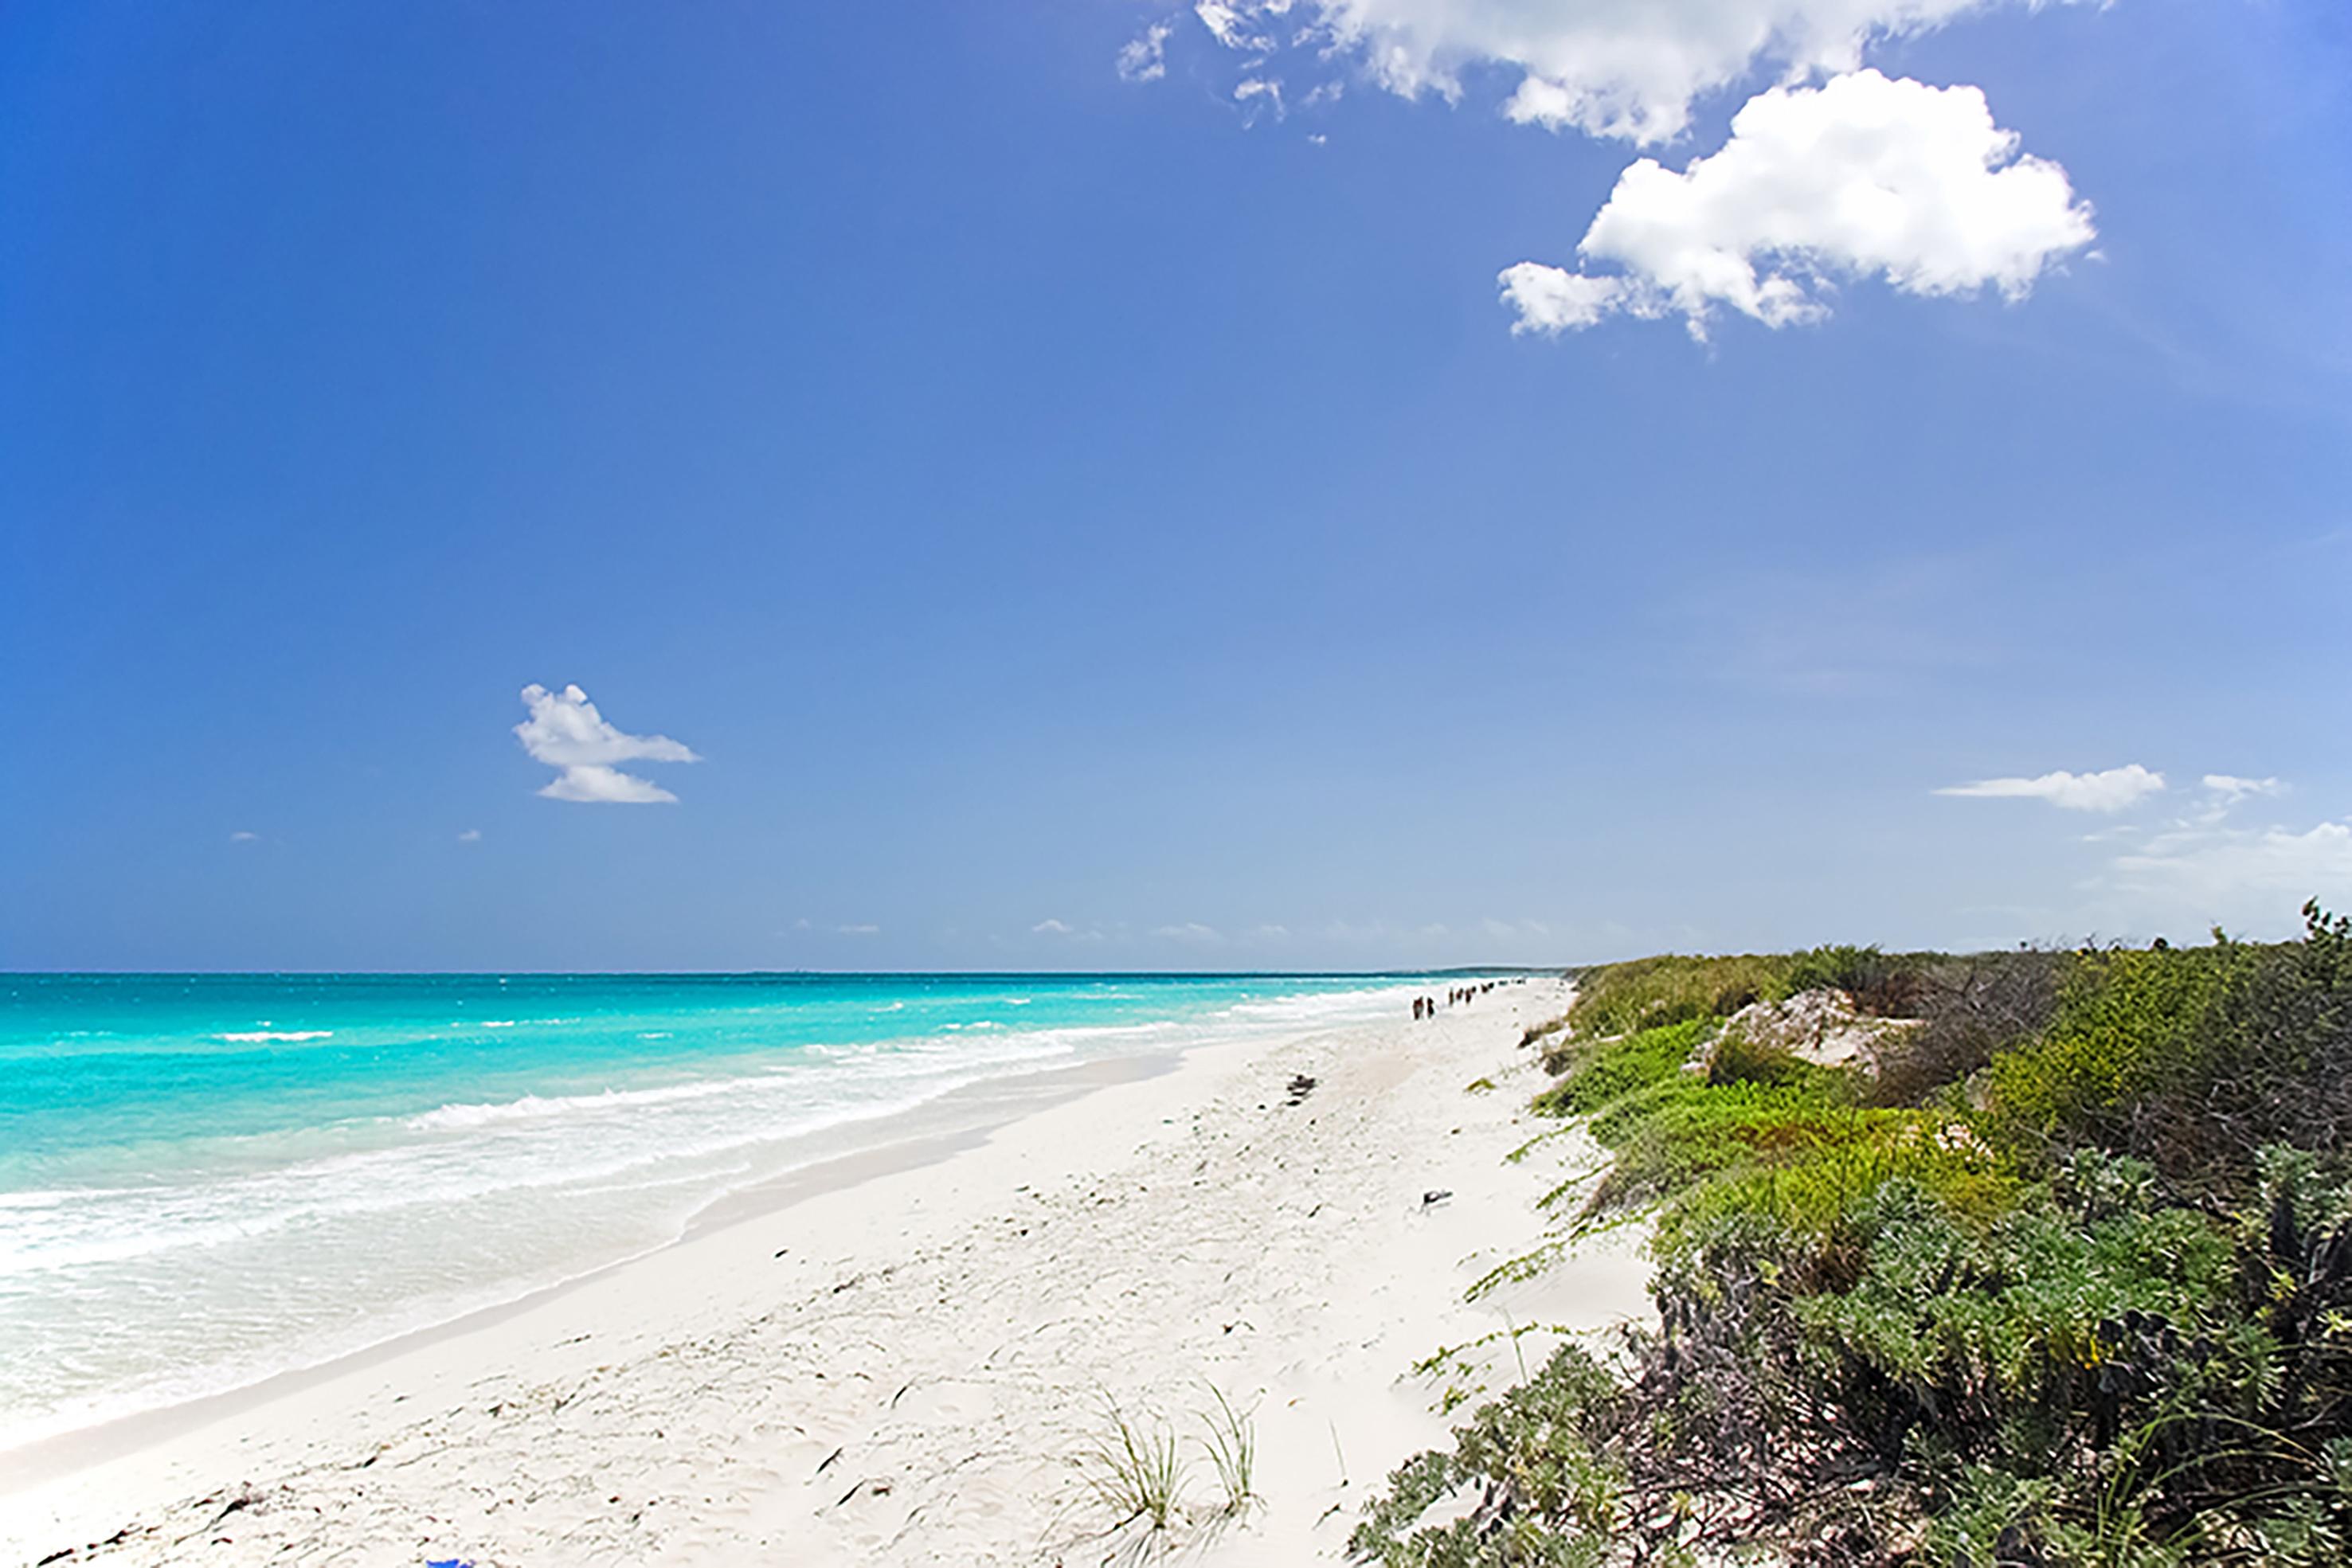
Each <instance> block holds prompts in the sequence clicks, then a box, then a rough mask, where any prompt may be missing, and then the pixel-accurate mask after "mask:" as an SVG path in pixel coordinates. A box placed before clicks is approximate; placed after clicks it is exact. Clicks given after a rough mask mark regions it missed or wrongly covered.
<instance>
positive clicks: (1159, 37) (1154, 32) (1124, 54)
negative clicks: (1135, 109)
mask: <svg viewBox="0 0 2352 1568" xmlns="http://www.w3.org/2000/svg"><path fill="white" fill-rule="evenodd" d="M1175 30H1176V29H1175V25H1174V24H1173V23H1170V22H1155V23H1153V24H1152V25H1151V26H1149V27H1146V28H1145V29H1144V30H1143V32H1142V34H1141V35H1140V36H1139V37H1135V38H1133V39H1130V40H1129V42H1128V44H1127V46H1126V47H1124V48H1122V49H1120V50H1119V51H1118V78H1119V80H1121V81H1136V82H1143V81H1158V80H1159V79H1160V78H1161V77H1164V76H1166V75H1167V74H1168V35H1169V34H1171V33H1172V32H1174V31H1175Z"/></svg>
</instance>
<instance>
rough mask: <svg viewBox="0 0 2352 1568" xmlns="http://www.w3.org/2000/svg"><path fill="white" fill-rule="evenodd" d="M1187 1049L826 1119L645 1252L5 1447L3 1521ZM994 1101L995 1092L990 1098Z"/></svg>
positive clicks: (1139, 1075) (986, 1083) (1050, 1071)
mask: <svg viewBox="0 0 2352 1568" xmlns="http://www.w3.org/2000/svg"><path fill="white" fill-rule="evenodd" d="M1192 1049H1199V1048H1192ZM1184 1055H1185V1049H1184V1048H1179V1049H1176V1050H1171V1051H1150V1052H1139V1053H1137V1054H1135V1055H1133V1056H1126V1057H1106V1058H1102V1059H1100V1060H1097V1061H1087V1062H1074V1063H1065V1064H1062V1065H1060V1066H1055V1067H1046V1068H1039V1069H1035V1070H1033V1071H1027V1072H1018V1073H1011V1074H1007V1075H1006V1076H1004V1077H1002V1078H995V1079H983V1080H982V1081H980V1082H973V1083H965V1084H960V1085H958V1086H957V1087H955V1088H953V1089H950V1090H949V1091H947V1092H945V1093H942V1094H940V1096H939V1097H938V1098H937V1099H934V1100H931V1101H928V1102H926V1103H922V1104H920V1105H917V1106H913V1107H911V1108H909V1109H907V1110H903V1111H898V1112H894V1113H891V1114H890V1115H889V1116H887V1118H885V1119H884V1121H883V1123H881V1124H877V1123H852V1124H846V1125H844V1126H840V1127H831V1128H826V1129H825V1130H824V1131H822V1132H819V1133H814V1134H810V1135H809V1139H808V1141H809V1143H810V1144H812V1145H816V1146H817V1147H818V1148H819V1149H821V1150H824V1151H825V1152H820V1153H818V1154H817V1155H815V1156H814V1158H813V1159H811V1160H810V1161H808V1162H807V1163H806V1164H804V1165H800V1166H793V1167H792V1168H791V1169H789V1170H786V1171H783V1172H781V1173H779V1174H777V1175H774V1176H767V1177H763V1178H762V1179H761V1180H759V1181H755V1182H752V1183H750V1184H749V1185H747V1186H741V1187H738V1188H735V1189H733V1190H731V1191H729V1192H724V1193H721V1194H719V1195H718V1196H717V1197H713V1198H712V1199H711V1200H710V1201H709V1203H707V1204H705V1205H704V1206H703V1207H701V1208H699V1209H697V1210H696V1211H695V1212H694V1213H693V1214H691V1215H689V1216H688V1218H687V1220H686V1222H685V1225H684V1226H683V1228H681V1229H680V1230H679V1232H678V1234H677V1235H676V1236H673V1237H671V1238H670V1239H667V1240H666V1241H660V1242H656V1244H655V1245H653V1246H651V1247H648V1248H646V1249H644V1250H642V1251H638V1252H632V1253H629V1254H627V1255H625V1256H624V1257H619V1258H614V1259H611V1260H608V1261H605V1262H603V1263H599V1264H596V1265H595V1266H593V1268H589V1269H585V1270H582V1271H581V1272H579V1273H577V1274H573V1275H571V1276H569V1277H567V1278H565V1279H562V1280H555V1281H549V1282H548V1283H546V1284H541V1285H533V1286H530V1287H529V1288H527V1289H525V1290H523V1291H520V1293H518V1294H516V1295H514V1296H512V1297H510V1298H509V1299H508V1300H505V1301H490V1302H486V1303H485V1304H483V1305H481V1306H478V1307H473V1308H470V1309H468V1310H467V1311H465V1312H460V1313H458V1314H457V1316H455V1317H452V1318H448V1319H446V1320H445V1321H443V1322H436V1323H426V1324H424V1325H422V1326H420V1327H416V1328H410V1329H403V1330H400V1331H397V1332H395V1333H391V1334H389V1335H387V1336H386V1337H385V1338H383V1339H381V1340H377V1341H375V1342H373V1343H369V1344H364V1345H361V1346H359V1347H358V1348H356V1349H353V1350H349V1351H344V1352H342V1353H341V1354H335V1355H331V1356H328V1357H327V1358H325V1359H324V1360H321V1361H318V1362H314V1363H311V1364H307V1365H300V1366H289V1367H287V1368H285V1369H283V1370H281V1371H278V1372H273V1373H269V1374H268V1375H264V1376H261V1377H258V1378H256V1379H254V1380H253V1381H252V1382H249V1383H244V1384H239V1385H236V1386H235V1387H231V1388H223V1389H219V1390H216V1391H215V1392H213V1393H209V1394H200V1395H197V1396H194V1397H193V1398H188V1399H179V1400H174V1401H173V1402H172V1403H170V1404H168V1405H160V1406H154V1407H152V1408H150V1409H144V1410H134V1411H129V1412H126V1413H124V1414H122V1415H120V1416H107V1417H104V1418H102V1419H100V1420H97V1421H92V1422H89V1423H88V1424H87V1425H84V1426H79V1427H73V1428H71V1429H70V1430H68V1431H64V1432H59V1433H57V1434H54V1435H52V1436H49V1437H36V1438H32V1439H29V1440H27V1441H26V1442H23V1443H21V1444H17V1445H15V1446H12V1447H8V1448H0V1520H5V1512H6V1508H7V1503H6V1499H7V1498H8V1496H9V1495H10V1494H11V1493H13V1492H16V1491H20V1490H34V1489H37V1488H39V1487H42V1486H45V1485H48V1484H51V1483H53V1482H55V1481H57V1480H59V1479H63V1478H65V1477H67V1476H68V1475H70V1474H72V1473H73V1472H75V1471H78V1470H81V1469H87V1468H89V1466H90V1465H92V1464H94V1463H96V1462H99V1461H100V1460H103V1459H108V1458H116V1457H119V1456H121V1455H122V1454H124V1453H128V1452H136V1451H139V1450H142V1449H146V1448H153V1447H155V1446H157V1445H158V1444H161V1443H165V1442H168V1441H171V1440H172V1439H173V1438H175V1437H181V1436H183V1435H184V1434H186V1433H188V1432H191V1431H194V1430H195V1429H197V1428H200V1427H207V1426H211V1425H213V1424H215V1423H216V1422H220V1421H226V1420H232V1419H235V1418H236V1417H238V1416H242V1415H244V1414H246V1413H247V1412H250V1411H253V1410H256V1409H258V1408H261V1407H263V1406H268V1405H269V1404H271V1403H272V1402H274V1401H277V1400H279V1399H284V1398H289V1397H296V1396H301V1395H302V1394H304V1393H306V1392H307V1391H309V1390H310V1389H313V1388H316V1387H319V1386H320V1385H323V1384H328V1383H331V1382H332V1381H334V1380H335V1379H337V1378H340V1377H342V1376H345V1375H352V1374H357V1373H363V1372H366V1371H368V1370H370V1369H372V1368H373V1367H376V1366H379V1365H382V1364H384V1363H385V1362H388V1361H391V1360H393V1359H394V1358H397V1357H399V1356H402V1355H405V1354H411V1353H414V1352H417V1351H422V1350H426V1349H429V1348H430V1347H432V1346H434V1345H436V1344H437V1343H441V1342H444V1341H446V1340H450V1339H454V1338H459V1337H462V1336H464V1335H466V1334H468V1333H476V1332H478V1331H481V1330H484V1329H488V1328H491V1327H494V1326H496V1325H497V1324H499V1323H501V1322H506V1321H508V1320H509V1319H510V1318H512V1317H514V1316H516V1315H517V1314H519V1313H521V1312H530V1311H531V1310H533V1309H534V1308H537V1307H541V1306H543V1305H545V1304H547V1303H548V1302H551V1301H554V1300H556V1299H557V1298H559V1297H561V1296H563V1295H565V1294H566V1293H568V1292H570V1291H576V1290H579V1289H581V1288H583V1287H584V1286H587V1285H590V1284H592V1283H593V1282H594V1281H597V1280H599V1279H602V1278H604V1276H606V1275H608V1274H611V1273H612V1272H614V1270H621V1269H627V1268H631V1267H633V1266H635V1265H636V1264H639V1263H643V1262H645V1261H646V1260H649V1259H654V1258H658V1257H660V1256H661V1255H662V1254H663V1253H665V1252H667V1251H670V1250H671V1249H675V1248H678V1247H682V1246H685V1245H686V1244H687V1243H688V1242H690V1241H693V1240H694V1239H696V1238H698V1237H700V1236H703V1235H706V1234H709V1233H710V1232H712V1231H716V1230H720V1229H723V1228H727V1227H729V1226H731V1225H737V1224H741V1223H743V1222H744V1221H746V1220H751V1219H757V1218H761V1217H762V1216H764V1215H767V1214H769V1213H772V1212H773V1211H775V1210H778V1209H781V1208H785V1207H791V1206H792V1205H793V1204H795V1203H799V1202H803V1201H805V1200H806V1199H808V1198H811V1197H820V1196H823V1195H824V1194H827V1193H832V1192H836V1191H846V1190H848V1189H850V1188H852V1187H855V1186H857V1185H859V1184H860V1183H862V1182H866V1181H869V1180H872V1179H874V1178H876V1177H878V1176H892V1175H897V1174H899V1173H901V1172H904V1171H911V1170H916V1169H919V1168H921V1167H922V1166H930V1165H936V1164H939V1163H940V1162H942V1161H944V1160H948V1159H950V1158H952V1157H953V1156H954V1155H956V1154H958V1153H959V1152H961V1151H962V1150H964V1149H968V1148H972V1147H976V1146H977V1145H980V1144H982V1143H984V1142H985V1141H986V1140H987V1138H988V1136H989V1135H990V1134H992V1133H993V1132H994V1131H995V1130H996V1129H998V1128H999V1127H1002V1126H1004V1125H1006V1124H1009V1123H1011V1122H1013V1121H1017V1120H1018V1119H1020V1118H1021V1117H1023V1116H1024V1115H1028V1114H1032V1113H1035V1112H1038V1111H1045V1110H1049V1109H1051V1108H1052V1107H1054V1106H1055V1105H1057V1104H1060V1103H1064V1102H1065V1101H1067V1100H1071V1099H1075V1098H1076V1097H1078V1096H1080V1095H1083V1094H1086V1093H1088V1092H1092V1091H1093V1090H1095V1089H1097V1088H1102V1087H1107V1086H1108V1085H1111V1084H1116V1083H1125V1082H1141V1081H1143V1080H1146V1079H1150V1078H1154V1077H1158V1076H1160V1074H1162V1073H1166V1072H1172V1071H1176V1069H1177V1067H1178V1066H1179V1065H1180V1064H1181V1061H1182V1060H1183V1057H1184ZM992 1101H995V1102H1001V1103H990V1102H992ZM959 1113H961V1114H959ZM884 1124H887V1125H888V1126H889V1127H891V1128H892V1129H893V1130H892V1132H891V1134H890V1135H889V1136H887V1138H886V1139H885V1140H884V1141H882V1142H879V1143H872V1144H864V1145H860V1146H854V1147H849V1148H845V1149H838V1150H834V1149H831V1148H830V1147H829V1145H835V1144H855V1143H856V1142H857V1134H871V1133H873V1132H875V1131H877V1129H878V1128H879V1127H880V1126H882V1125H884ZM0 1540H5V1537H0Z"/></svg>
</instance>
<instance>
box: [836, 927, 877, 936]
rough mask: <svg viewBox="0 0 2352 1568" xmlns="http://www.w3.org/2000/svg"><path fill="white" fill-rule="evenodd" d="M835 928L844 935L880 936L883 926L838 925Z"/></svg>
mask: <svg viewBox="0 0 2352 1568" xmlns="http://www.w3.org/2000/svg"><path fill="white" fill-rule="evenodd" d="M834 929H835V931H838V932H839V933H841V935H843V936H881V935H882V927H880V926H879V925H836V926H835V927H834Z"/></svg>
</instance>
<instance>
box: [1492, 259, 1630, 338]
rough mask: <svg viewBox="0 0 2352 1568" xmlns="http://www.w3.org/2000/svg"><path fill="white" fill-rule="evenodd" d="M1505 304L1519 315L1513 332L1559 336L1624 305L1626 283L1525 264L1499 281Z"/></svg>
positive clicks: (1535, 263)
mask: <svg viewBox="0 0 2352 1568" xmlns="http://www.w3.org/2000/svg"><path fill="white" fill-rule="evenodd" d="M1496 282H1497V283H1499V284H1501V285H1502V289H1503V302H1504V303H1505V304H1507V305H1508V306H1509V307H1510V308H1512V309H1513V310H1514V311H1516V312H1517V315H1518V319H1517V320H1516V321H1514V322H1512V323H1511V330H1512V331H1513V332H1514V333H1519V332H1542V333H1545V334H1547V335H1549V336H1554V337H1557V336H1558V335H1559V334H1560V333H1562V332H1575V331H1581V330H1583V329H1585V328H1587V327H1591V326H1593V325H1595V324H1596V323H1598V322H1600V321H1601V320H1602V319H1605V318H1606V317H1608V316H1609V315H1611V314H1612V312H1614V311H1615V310H1616V309H1617V308H1618V307H1619V306H1620V305H1622V303H1623V302H1624V297H1625V284H1624V281H1623V279H1622V278H1615V277H1586V276H1585V275H1584V274H1582V273H1580V272H1570V271H1569V270H1567V269H1566V268H1565V267H1546V266H1545V265H1544V264H1543V263H1541V262H1539V261H1522V262H1519V263H1518V264H1517V265H1516V266H1512V267H1505V268H1504V269H1503V271H1502V275H1501V276H1500V277H1497V278H1496Z"/></svg>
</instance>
